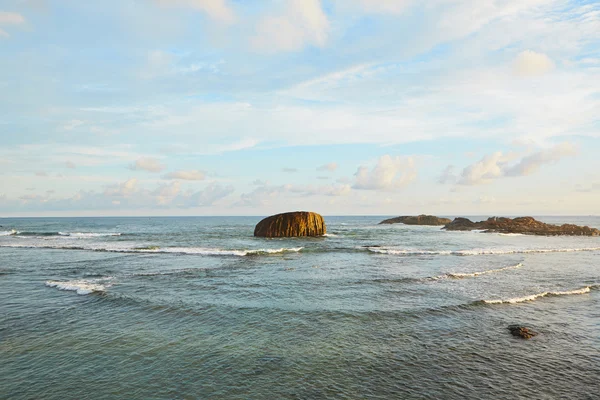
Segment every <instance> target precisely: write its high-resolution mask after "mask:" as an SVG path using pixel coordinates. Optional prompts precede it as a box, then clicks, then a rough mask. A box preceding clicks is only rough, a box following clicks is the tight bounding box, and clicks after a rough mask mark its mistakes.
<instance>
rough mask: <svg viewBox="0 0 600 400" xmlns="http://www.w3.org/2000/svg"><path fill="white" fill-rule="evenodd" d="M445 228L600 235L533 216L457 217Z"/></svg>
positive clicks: (578, 227)
mask: <svg viewBox="0 0 600 400" xmlns="http://www.w3.org/2000/svg"><path fill="white" fill-rule="evenodd" d="M443 229H446V230H449V231H471V230H474V229H480V230H483V231H484V232H496V233H521V234H524V235H542V236H561V235H569V236H600V230H598V229H596V228H590V227H588V226H578V225H573V224H563V225H552V224H546V223H543V222H540V221H537V220H536V219H534V218H532V217H519V218H514V219H513V218H503V217H492V218H488V219H487V220H486V221H479V222H473V221H471V220H469V219H467V218H455V219H454V220H453V221H452V222H450V223H449V224H447V225H446V226H445V227H444V228H443Z"/></svg>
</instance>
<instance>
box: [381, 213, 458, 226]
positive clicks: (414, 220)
mask: <svg viewBox="0 0 600 400" xmlns="http://www.w3.org/2000/svg"><path fill="white" fill-rule="evenodd" d="M450 222H451V221H450V220H449V219H448V218H438V217H436V216H435V215H424V214H421V215H417V216H403V217H396V218H390V219H386V220H384V221H381V222H380V223H379V225H382V224H405V225H432V226H437V225H446V224H449V223H450Z"/></svg>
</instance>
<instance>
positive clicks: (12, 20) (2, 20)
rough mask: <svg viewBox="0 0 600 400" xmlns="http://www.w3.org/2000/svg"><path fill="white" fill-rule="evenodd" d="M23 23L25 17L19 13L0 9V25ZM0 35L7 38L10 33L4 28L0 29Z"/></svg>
mask: <svg viewBox="0 0 600 400" xmlns="http://www.w3.org/2000/svg"><path fill="white" fill-rule="evenodd" d="M24 23H25V18H24V17H23V16H22V15H21V14H17V13H14V12H7V11H0V26H7V25H21V24H24ZM0 37H4V38H8V37H10V34H9V33H8V32H7V31H5V30H4V29H0Z"/></svg>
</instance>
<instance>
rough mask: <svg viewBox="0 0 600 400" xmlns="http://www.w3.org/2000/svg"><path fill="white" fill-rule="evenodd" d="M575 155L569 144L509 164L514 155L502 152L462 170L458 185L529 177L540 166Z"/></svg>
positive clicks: (535, 153) (490, 155) (532, 154)
mask: <svg viewBox="0 0 600 400" xmlns="http://www.w3.org/2000/svg"><path fill="white" fill-rule="evenodd" d="M575 154H576V149H575V147H574V146H573V145H572V144H570V143H561V144H558V145H556V146H553V147H551V148H549V149H543V150H539V151H537V152H534V153H531V154H529V155H527V156H525V157H522V158H521V159H520V160H518V161H517V162H516V163H511V162H512V161H513V160H515V158H516V156H515V155H514V154H507V155H504V154H503V153H502V152H496V153H493V154H489V155H486V156H485V157H483V158H482V159H481V160H480V161H478V162H476V163H474V164H472V165H469V166H468V167H466V168H465V169H463V171H462V174H461V176H460V179H459V180H458V184H460V185H471V186H474V185H482V184H487V183H491V182H492V181H494V180H496V179H498V178H502V177H516V176H526V175H530V174H532V173H534V172H536V171H537V170H539V169H540V167H541V166H542V165H545V164H554V163H556V162H558V161H559V160H561V159H562V158H564V157H566V156H572V155H575Z"/></svg>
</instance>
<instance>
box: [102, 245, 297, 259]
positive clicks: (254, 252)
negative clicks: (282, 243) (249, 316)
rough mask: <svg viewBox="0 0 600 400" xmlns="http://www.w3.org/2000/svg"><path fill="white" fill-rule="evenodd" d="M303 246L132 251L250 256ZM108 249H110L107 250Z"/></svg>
mask: <svg viewBox="0 0 600 400" xmlns="http://www.w3.org/2000/svg"><path fill="white" fill-rule="evenodd" d="M302 249H303V247H293V248H283V247H282V248H280V249H256V250H227V249H211V248H204V247H158V248H147V249H143V248H138V249H135V250H134V252H140V253H177V254H197V255H202V256H238V257H244V256H252V255H264V254H279V253H297V252H299V251H301V250H302ZM109 251H110V250H109Z"/></svg>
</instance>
